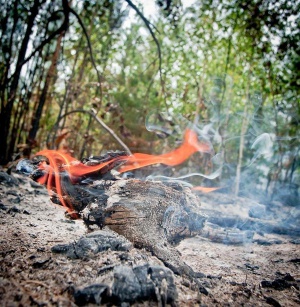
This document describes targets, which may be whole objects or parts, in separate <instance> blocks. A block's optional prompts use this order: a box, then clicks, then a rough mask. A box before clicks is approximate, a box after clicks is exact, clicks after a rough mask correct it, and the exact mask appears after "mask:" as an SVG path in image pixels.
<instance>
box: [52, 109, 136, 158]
mask: <svg viewBox="0 0 300 307" xmlns="http://www.w3.org/2000/svg"><path fill="white" fill-rule="evenodd" d="M73 113H86V114H89V115H91V116H92V117H93V118H94V119H95V120H96V121H97V122H98V123H99V124H100V126H101V127H102V128H103V129H104V130H106V131H107V132H108V133H109V134H110V135H111V136H112V137H113V138H114V139H115V140H116V141H117V142H118V143H119V144H120V145H121V146H122V147H123V148H124V150H125V151H126V152H127V153H128V154H129V155H132V153H131V151H130V149H129V148H128V147H127V145H126V144H125V143H124V142H123V141H122V140H121V139H120V138H119V137H118V136H117V135H116V134H115V132H114V131H113V130H112V129H111V128H109V127H108V126H107V125H106V124H105V123H104V122H103V121H102V120H101V119H100V118H99V117H98V116H97V112H96V111H95V109H92V110H91V111H88V110H83V109H77V110H72V111H69V112H67V113H65V114H63V115H61V116H60V117H59V118H58V119H57V124H58V123H59V121H60V120H62V119H63V118H64V117H66V116H68V115H70V114H73Z"/></svg>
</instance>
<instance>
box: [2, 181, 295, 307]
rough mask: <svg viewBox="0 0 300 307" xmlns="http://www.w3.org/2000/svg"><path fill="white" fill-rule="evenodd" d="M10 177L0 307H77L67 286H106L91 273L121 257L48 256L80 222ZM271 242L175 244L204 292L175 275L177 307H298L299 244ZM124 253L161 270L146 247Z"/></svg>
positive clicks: (5, 189)
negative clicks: (198, 274)
mask: <svg viewBox="0 0 300 307" xmlns="http://www.w3.org/2000/svg"><path fill="white" fill-rule="evenodd" d="M15 177H16V178H17V179H18V180H21V181H22V183H18V184H17V185H14V184H11V183H8V182H6V181H5V180H4V181H3V180H2V182H1V185H0V196H1V199H0V234H1V238H0V261H1V265H0V302H1V306H76V305H75V301H74V297H73V292H74V289H77V288H80V287H84V286H88V285H91V284H95V283H99V282H107V283H109V282H111V278H112V276H111V272H108V273H107V274H104V275H101V276H100V275H99V274H97V272H98V271H99V269H100V268H102V267H104V266H107V265H111V264H116V263H118V262H120V254H122V252H116V251H114V252H112V251H106V252H102V253H99V254H97V255H94V257H90V258H89V259H84V260H81V259H68V258H67V257H66V256H65V255H61V254H54V253H52V252H51V247H53V246H54V245H56V244H60V243H61V244H62V243H71V242H74V241H76V240H78V239H79V238H80V237H81V236H83V235H85V234H86V229H85V227H84V225H83V222H82V221H81V220H77V221H70V220H68V219H67V218H65V215H64V212H65V210H64V209H63V208H62V207H60V206H57V205H54V204H52V203H51V202H50V200H49V197H48V194H47V191H46V190H45V189H44V188H42V187H39V186H37V185H36V184H35V183H34V182H31V181H30V180H28V179H27V178H24V177H21V176H19V175H15ZM274 238H275V239H280V241H281V243H280V244H271V245H258V244H257V243H247V244H242V245H225V244H221V243H213V242H211V241H210V240H208V239H206V238H201V237H195V238H190V239H186V240H184V241H182V242H181V243H180V244H179V246H178V250H179V251H180V252H181V254H182V259H183V260H184V261H185V262H186V263H187V264H189V265H190V266H191V267H192V268H193V269H194V270H195V271H197V272H201V273H203V274H205V276H204V277H203V278H200V279H199V281H200V282H201V284H202V285H203V287H204V288H205V289H206V290H207V292H208V293H206V294H202V293H199V291H198V290H197V289H196V288H195V286H194V285H193V284H191V282H190V281H189V280H187V279H186V278H184V277H181V276H175V283H176V287H177V291H178V300H177V305H178V306H198V305H199V306H268V305H271V306H299V305H300V290H299V289H300V288H299V287H300V270H299V266H300V248H299V245H297V244H292V243H291V240H290V238H289V237H284V236H273V237H272V236H270V239H274ZM266 239H268V238H266ZM128 254H129V257H130V259H131V262H132V264H133V265H140V264H144V263H147V262H148V263H151V264H159V265H162V263H161V262H160V261H159V260H158V259H157V258H155V257H153V256H152V255H150V253H148V252H147V251H145V250H137V249H132V250H131V251H130V252H129V253H128ZM125 305H126V304H125ZM125 305H124V306H125ZM135 305H136V306H157V305H158V303H157V302H147V301H146V302H140V303H136V304H135ZM90 306H92V304H90Z"/></svg>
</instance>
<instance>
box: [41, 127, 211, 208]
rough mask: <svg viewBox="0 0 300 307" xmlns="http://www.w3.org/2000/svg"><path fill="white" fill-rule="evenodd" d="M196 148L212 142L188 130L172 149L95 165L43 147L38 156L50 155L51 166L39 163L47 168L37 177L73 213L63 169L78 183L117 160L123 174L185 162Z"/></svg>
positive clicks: (207, 149) (208, 149) (206, 148)
mask: <svg viewBox="0 0 300 307" xmlns="http://www.w3.org/2000/svg"><path fill="white" fill-rule="evenodd" d="M197 151H200V152H207V153H211V152H212V149H211V146H210V145H209V144H205V143H200V142H199V141H198V137H197V134H196V133H195V132H194V131H192V130H189V129H188V130H186V132H185V135H184V141H183V143H182V145H181V146H180V147H178V148H177V149H175V150H174V151H172V152H169V153H166V154H162V155H157V156H155V155H149V154H143V153H136V154H133V155H131V156H119V157H116V158H112V159H111V160H109V161H107V162H104V163H101V164H98V165H92V166H91V165H85V164H83V163H81V162H80V161H78V160H76V159H75V158H73V157H72V156H70V155H69V154H67V153H65V152H64V151H62V150H42V151H40V152H38V153H37V154H36V155H42V156H45V157H47V158H48V160H49V165H48V164H47V163H46V162H41V163H40V165H39V169H40V170H44V171H45V174H44V176H42V177H41V178H39V179H38V182H39V183H41V184H44V185H46V186H47V189H48V192H49V193H50V194H51V191H52V190H53V189H56V192H57V194H58V197H59V200H60V202H61V203H62V205H63V206H65V207H66V208H67V210H68V212H69V213H71V214H72V213H73V212H74V210H73V206H72V204H71V203H70V202H69V201H68V200H67V198H66V197H64V196H65V195H64V192H63V190H62V187H61V181H60V180H61V178H60V174H61V173H62V172H66V173H67V174H68V176H69V178H70V180H71V182H72V183H76V180H77V179H78V177H82V176H85V175H87V174H91V173H95V172H97V171H99V170H101V169H102V168H104V167H105V166H107V165H108V164H110V163H112V162H115V161H124V165H123V166H122V167H121V168H120V170H119V171H120V172H121V173H123V172H127V171H129V170H134V169H138V168H142V167H145V166H149V165H153V164H158V163H162V164H165V165H169V166H175V165H178V164H181V163H183V162H184V161H185V160H187V159H188V158H189V157H190V156H191V155H192V154H194V153H195V152H197ZM196 189H197V188H196Z"/></svg>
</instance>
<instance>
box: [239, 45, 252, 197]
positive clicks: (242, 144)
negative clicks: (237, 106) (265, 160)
mask: <svg viewBox="0 0 300 307" xmlns="http://www.w3.org/2000/svg"><path fill="white" fill-rule="evenodd" d="M253 54H254V49H253V48H252V54H251V60H250V67H249V72H248V78H247V88H246V101H245V105H244V111H243V121H242V127H241V138H240V146H239V157H238V164H237V168H236V178H235V189H234V195H235V196H238V194H239V191H240V181H241V170H242V162H243V157H244V148H245V134H246V131H247V129H248V125H249V118H248V108H249V103H250V77H251V72H252V59H253Z"/></svg>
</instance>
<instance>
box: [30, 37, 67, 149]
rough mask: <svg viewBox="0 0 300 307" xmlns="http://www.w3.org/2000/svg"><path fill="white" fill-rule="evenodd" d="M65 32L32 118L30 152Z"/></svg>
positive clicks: (59, 41) (59, 40)
mask: <svg viewBox="0 0 300 307" xmlns="http://www.w3.org/2000/svg"><path fill="white" fill-rule="evenodd" d="M64 33H65V32H64V31H63V32H62V33H61V34H60V35H59V36H58V38H57V43H56V48H55V51H54V53H53V55H52V61H51V65H50V67H49V70H48V72H47V75H46V80H45V85H44V88H43V91H42V93H41V97H40V100H39V103H38V106H37V109H36V111H35V114H34V116H33V118H32V122H31V129H30V131H29V134H28V139H27V143H28V145H29V153H30V150H31V146H32V145H34V144H35V138H36V134H37V132H38V129H39V125H40V119H41V116H42V112H43V108H44V105H45V103H46V99H47V96H48V90H49V87H50V85H51V82H52V80H53V77H54V75H55V71H56V66H57V60H58V58H59V54H60V50H61V41H62V38H63V36H64Z"/></svg>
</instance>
